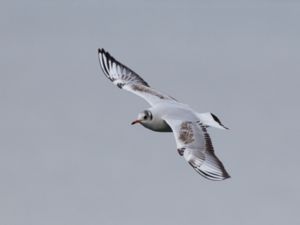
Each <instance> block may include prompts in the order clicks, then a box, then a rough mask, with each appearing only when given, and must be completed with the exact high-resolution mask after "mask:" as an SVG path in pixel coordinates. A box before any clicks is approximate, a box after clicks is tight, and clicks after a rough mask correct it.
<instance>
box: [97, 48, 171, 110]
mask: <svg viewBox="0 0 300 225" xmlns="http://www.w3.org/2000/svg"><path fill="white" fill-rule="evenodd" d="M98 57H99V63H100V66H101V68H102V71H103V73H104V74H105V76H106V77H107V78H108V79H109V80H111V81H112V82H113V83H114V84H115V85H117V86H118V87H119V88H121V89H125V90H127V91H130V92H132V93H134V94H136V95H138V96H140V97H142V98H143V99H145V100H146V101H147V102H148V103H149V104H150V105H155V104H157V103H159V102H161V101H166V100H167V101H174V102H176V100H175V99H174V98H172V97H170V96H168V95H166V94H162V93H161V92H159V91H157V90H154V89H153V88H151V87H150V86H149V85H148V83H147V82H146V81H145V80H144V79H143V78H141V77H140V76H139V75H138V74H136V73H135V72H134V71H132V70H131V69H129V68H128V67H127V66H125V65H123V64H122V63H120V62H118V61H117V60H116V59H114V58H113V57H112V56H111V55H110V54H109V53H108V52H106V51H105V50H104V49H98Z"/></svg>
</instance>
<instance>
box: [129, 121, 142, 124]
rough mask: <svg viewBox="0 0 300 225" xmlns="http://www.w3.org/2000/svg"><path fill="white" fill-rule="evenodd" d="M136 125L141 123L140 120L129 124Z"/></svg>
mask: <svg viewBox="0 0 300 225" xmlns="http://www.w3.org/2000/svg"><path fill="white" fill-rule="evenodd" d="M136 123H141V120H135V121H133V122H132V123H131V125H134V124H136Z"/></svg>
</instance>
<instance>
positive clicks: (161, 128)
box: [142, 120, 172, 132]
mask: <svg viewBox="0 0 300 225" xmlns="http://www.w3.org/2000/svg"><path fill="white" fill-rule="evenodd" d="M142 125H143V126H144V127H146V128H148V129H150V130H153V131H157V132H172V129H171V127H170V126H169V125H168V124H167V123H166V122H165V121H164V120H161V121H159V122H156V123H142Z"/></svg>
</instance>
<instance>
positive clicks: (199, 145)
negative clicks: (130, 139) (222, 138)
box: [98, 49, 230, 180]
mask: <svg viewBox="0 0 300 225" xmlns="http://www.w3.org/2000/svg"><path fill="white" fill-rule="evenodd" d="M98 56H99V62H100V65H101V68H102V70H103V72H104V74H105V76H106V77H107V78H108V79H109V80H111V81H112V82H113V83H114V84H115V85H117V86H118V87H119V88H121V89H125V90H127V91H130V92H132V93H134V94H136V95H138V96H140V97H142V98H143V99H145V100H146V101H147V102H148V103H149V104H150V105H151V107H150V108H149V109H146V110H144V111H142V112H141V113H139V114H138V118H137V119H136V120H135V121H133V122H132V124H136V123H140V124H142V125H143V126H144V127H146V128H148V129H150V130H153V131H158V132H173V133H174V136H175V140H176V144H177V151H178V153H179V155H181V156H183V157H184V159H185V160H186V161H187V162H188V163H189V164H190V165H191V166H192V167H193V168H194V169H195V170H196V171H197V172H198V173H199V174H201V175H202V176H204V177H205V178H207V179H210V180H224V179H226V178H229V177H230V176H229V174H228V173H227V171H226V170H225V168H224V166H223V164H222V162H221V161H220V160H219V159H218V157H217V156H216V155H215V152H214V149H213V145H212V142H211V139H210V137H209V135H208V133H207V127H216V128H220V129H227V128H226V127H225V126H224V125H223V124H222V123H221V122H220V120H219V119H218V118H217V117H216V116H215V115H214V114H212V113H197V112H195V111H194V110H193V109H191V108H190V107H189V106H188V105H186V104H183V103H180V102H178V101H177V100H176V99H174V98H172V97H171V96H169V95H166V94H164V93H161V92H159V91H157V90H155V89H153V88H151V87H150V86H149V84H148V83H147V82H146V81H144V80H143V79H142V78H141V77H140V76H139V75H138V74H136V73H135V72H134V71H132V70H131V69H129V68H128V67H127V66H125V65H123V64H122V63H120V62H118V61H117V60H115V59H114V58H113V57H112V56H111V55H110V54H109V53H108V52H106V51H105V50H104V49H98Z"/></svg>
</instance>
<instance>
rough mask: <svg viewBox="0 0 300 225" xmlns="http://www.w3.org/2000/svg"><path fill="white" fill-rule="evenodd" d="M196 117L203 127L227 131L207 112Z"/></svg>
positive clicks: (216, 118)
mask: <svg viewBox="0 0 300 225" xmlns="http://www.w3.org/2000/svg"><path fill="white" fill-rule="evenodd" d="M197 116H198V118H199V120H200V122H201V123H202V124H203V125H204V126H207V127H215V128H219V129H223V130H224V129H228V128H227V127H225V126H224V125H223V124H222V123H221V121H220V120H219V118H218V117H217V116H216V115H214V114H212V113H210V112H207V113H197Z"/></svg>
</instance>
